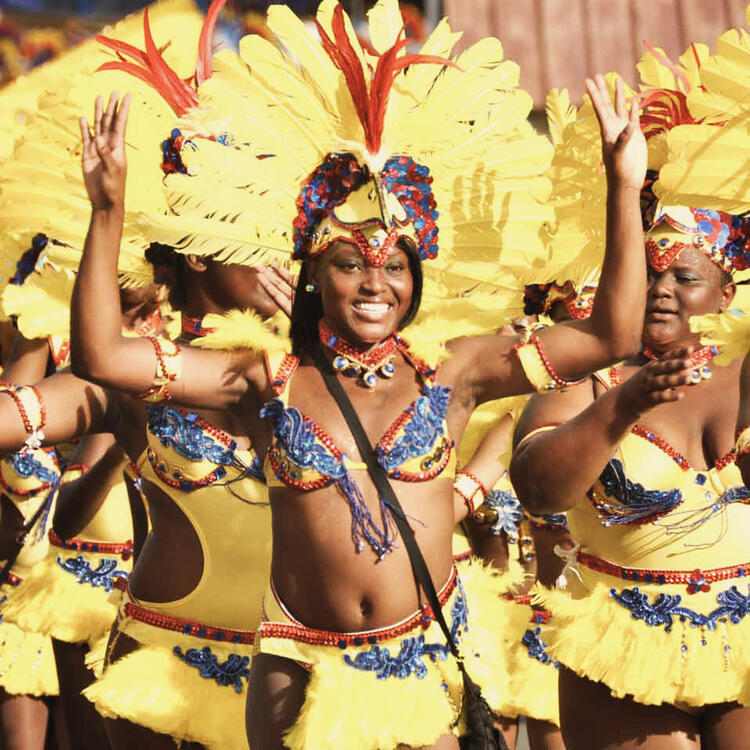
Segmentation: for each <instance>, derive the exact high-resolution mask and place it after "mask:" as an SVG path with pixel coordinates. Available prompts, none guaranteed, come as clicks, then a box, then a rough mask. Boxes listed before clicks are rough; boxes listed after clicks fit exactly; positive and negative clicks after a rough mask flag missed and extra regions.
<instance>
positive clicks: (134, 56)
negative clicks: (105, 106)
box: [96, 0, 227, 115]
mask: <svg viewBox="0 0 750 750" xmlns="http://www.w3.org/2000/svg"><path fill="white" fill-rule="evenodd" d="M226 2H227V0H213V2H212V3H211V6H210V7H209V9H208V12H207V13H206V17H205V19H204V21H203V28H202V30H201V35H200V40H199V48H198V63H197V68H196V71H195V76H191V77H190V78H189V79H188V80H186V81H183V80H182V79H181V78H180V77H179V76H178V75H177V73H175V72H174V70H172V68H170V67H169V65H167V63H166V62H165V61H164V58H163V57H162V50H159V49H158V48H157V46H156V44H155V42H154V39H153V36H152V35H151V25H150V23H149V18H148V8H146V10H145V11H144V12H143V37H144V41H145V46H146V49H145V50H140V49H138V48H137V47H134V46H133V45H132V44H127V43H126V42H121V41H119V40H117V39H112V38H110V37H107V36H103V35H99V36H97V37H96V39H97V41H98V42H100V43H101V44H103V45H104V46H105V47H109V48H110V49H111V50H114V51H115V52H116V53H117V56H118V58H119V60H113V61H112V62H107V63H104V64H103V65H100V66H99V68H98V70H120V71H123V72H124V73H128V74H129V75H132V76H135V77H136V78H139V79H140V80H142V81H144V82H145V83H147V84H148V85H149V86H151V87H152V88H154V89H156V91H158V92H159V94H161V96H162V98H163V99H164V101H166V102H167V104H169V106H170V107H171V108H172V109H173V110H174V111H175V113H176V114H178V115H184V114H185V113H186V112H188V111H189V110H190V109H192V108H193V107H196V106H198V94H197V93H196V87H197V86H199V85H200V84H201V83H203V81H205V80H206V79H207V78H209V77H210V75H211V72H212V66H211V40H212V39H213V34H214V30H215V28H216V21H217V19H218V16H219V13H220V12H221V10H222V8H223V7H224V5H226ZM126 58H130V60H128V59H126ZM193 81H194V84H195V85H193V83H192V82H193Z"/></svg>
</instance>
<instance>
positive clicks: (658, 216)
mask: <svg viewBox="0 0 750 750" xmlns="http://www.w3.org/2000/svg"><path fill="white" fill-rule="evenodd" d="M650 51H651V54H652V56H653V57H654V59H655V62H656V63H658V64H659V65H661V67H662V68H663V69H664V70H667V71H668V72H669V73H671V77H672V80H673V83H672V84H671V85H670V87H648V88H646V89H645V90H644V92H643V96H642V102H641V104H642V107H643V112H644V113H643V115H642V116H641V125H642V128H643V132H644V134H645V136H646V139H647V142H648V144H649V167H651V169H650V170H649V174H648V177H647V180H646V185H645V186H644V191H643V193H642V201H641V206H642V208H643V209H645V210H644V229H645V232H646V255H647V257H648V261H649V264H650V265H651V267H652V268H654V269H655V270H657V271H664V270H665V269H666V268H668V267H669V266H670V265H671V264H672V263H673V262H674V260H675V258H676V257H677V256H678V255H679V254H680V252H682V250H684V249H685V248H688V247H693V248H696V249H698V250H701V251H702V252H703V253H704V254H705V255H706V257H707V258H708V259H709V260H711V261H712V262H713V263H715V264H716V265H717V266H719V268H721V270H722V271H725V272H727V273H730V274H732V273H734V272H736V271H744V270H746V269H747V268H749V267H750V219H748V218H746V217H745V216H742V215H740V214H735V213H728V212H727V211H724V210H717V209H715V208H713V207H704V208H695V207H694V206H695V205H696V204H697V205H699V206H700V205H702V201H700V196H699V193H697V192H695V191H693V190H691V189H686V188H688V186H687V185H684V186H683V189H682V190H681V191H679V192H678V191H673V192H671V194H668V195H664V191H663V189H662V188H663V186H664V185H663V183H664V179H665V177H666V178H667V180H668V181H671V180H670V178H671V176H672V175H671V173H673V164H672V162H673V161H674V160H675V157H676V156H677V158H678V159H683V158H684V157H683V155H682V154H680V155H677V154H676V153H675V145H676V144H677V143H684V140H683V139H684V137H685V135H686V134H687V133H690V132H692V131H695V130H696V129H699V130H700V132H701V134H702V135H703V136H704V139H705V141H706V142H708V141H711V140H713V139H714V138H715V137H716V136H717V135H718V134H719V132H720V130H721V128H722V126H723V125H724V123H723V122H722V121H721V120H720V119H719V118H717V117H716V116H714V117H711V118H709V119H708V120H706V112H705V111H704V110H703V109H702V108H701V107H696V106H695V102H696V101H697V100H700V97H702V96H704V95H705V92H706V85H705V83H704V81H703V78H704V77H705V76H704V66H705V65H708V67H711V59H710V58H709V56H708V48H707V47H706V46H705V45H700V46H699V45H691V46H690V48H689V50H688V52H686V53H685V55H683V57H682V58H681V60H680V62H681V63H682V64H681V65H675V64H674V63H672V61H670V60H669V59H668V58H667V57H666V56H665V55H663V54H662V53H661V52H660V51H658V50H650ZM696 97H697V99H696ZM702 158H703V157H702V155H701V154H700V153H699V152H694V153H693V156H692V158H691V159H690V161H691V165H690V168H691V169H692V168H695V167H699V163H700V161H701V160H702ZM660 199H661V201H660ZM667 201H668V203H667ZM699 201H700V202H699ZM705 205H709V204H705Z"/></svg>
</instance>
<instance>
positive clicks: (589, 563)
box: [576, 550, 750, 594]
mask: <svg viewBox="0 0 750 750" xmlns="http://www.w3.org/2000/svg"><path fill="white" fill-rule="evenodd" d="M576 559H577V560H578V562H580V563H581V564H582V565H585V566H586V567H587V568H590V569H591V570H595V571H596V572H597V573H604V574H605V575H609V576H614V577H615V578H621V579H622V580H624V581H636V582H640V583H653V584H659V585H664V584H680V585H682V584H684V585H686V586H687V592H688V594H696V593H698V592H700V591H709V590H710V589H711V586H710V585H709V584H711V583H714V582H715V581H727V580H730V579H733V578H746V577H748V576H750V563H741V564H740V565H727V566H726V567H724V568H711V569H709V570H703V569H701V568H695V569H693V570H651V569H648V568H625V567H623V566H621V565H617V564H615V563H613V562H609V560H603V559H602V558H601V557H595V556H594V555H590V554H588V553H587V552H581V551H580V550H579V551H578V552H577V554H576Z"/></svg>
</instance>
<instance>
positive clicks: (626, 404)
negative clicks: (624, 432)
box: [620, 348, 700, 417]
mask: <svg viewBox="0 0 750 750" xmlns="http://www.w3.org/2000/svg"><path fill="white" fill-rule="evenodd" d="M691 353H692V349H690V348H688V349H676V350H675V351H671V352H667V353H666V354H662V355H661V357H659V359H655V360H653V361H651V362H649V363H648V364H646V365H644V366H643V367H641V368H640V370H638V372H637V373H635V375H633V376H632V377H631V378H629V379H628V380H626V381H625V383H623V385H622V386H621V387H620V393H621V395H622V405H623V408H624V409H626V410H627V412H628V413H632V414H633V415H634V416H635V417H640V416H641V415H642V414H644V413H645V412H647V411H649V410H650V409H653V408H654V407H655V406H658V405H659V404H666V403H668V402H670V401H679V400H680V399H681V398H682V397H683V396H684V395H685V394H684V392H683V391H682V390H681V388H682V387H683V386H687V385H695V384H696V382H700V381H699V380H698V381H696V380H695V379H694V377H693V372H694V370H695V367H696V366H695V364H693V363H691V360H690V354H691Z"/></svg>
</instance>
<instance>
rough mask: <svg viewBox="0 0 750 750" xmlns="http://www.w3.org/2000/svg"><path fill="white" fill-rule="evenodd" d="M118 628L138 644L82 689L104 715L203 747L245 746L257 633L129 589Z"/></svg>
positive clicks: (234, 749)
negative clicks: (140, 599) (196, 619)
mask: <svg viewBox="0 0 750 750" xmlns="http://www.w3.org/2000/svg"><path fill="white" fill-rule="evenodd" d="M116 627H117V633H123V634H125V635H127V636H129V637H130V638H132V639H133V640H135V641H137V642H138V644H139V647H138V648H137V649H136V650H135V651H133V652H132V653H130V654H127V655H125V656H123V657H121V658H119V659H118V660H117V661H115V662H113V663H111V664H108V665H107V666H106V667H105V669H104V673H103V675H102V676H101V678H99V679H98V680H97V681H96V682H94V684H93V685H90V686H89V687H88V688H86V690H85V691H84V695H85V696H86V697H87V698H88V699H89V700H90V701H92V702H93V703H94V705H95V706H96V710H97V711H98V712H99V713H100V714H102V716H104V717H106V718H111V719H118V718H119V719H127V720H128V721H130V722H132V723H134V724H139V725H141V726H144V727H147V728H148V729H151V730H153V731H154V732H158V733H160V734H168V735H171V736H172V737H173V738H174V739H175V740H176V741H178V742H179V741H185V742H198V743H200V744H202V745H204V746H205V747H206V748H207V749H208V750H248V744H247V737H246V734H245V699H246V695H247V681H248V677H249V674H250V659H251V657H252V652H253V642H254V638H255V634H254V633H252V632H250V631H240V630H225V629H220V628H215V627H212V626H210V625H206V624H201V623H193V622H190V621H188V620H181V619H180V618H176V617H171V616H168V615H164V614H162V613H160V612H157V611H155V610H151V609H147V608H146V607H143V606H141V605H139V604H138V603H137V602H135V601H134V600H133V599H132V598H131V597H130V595H129V594H128V593H127V592H125V593H124V595H123V598H122V602H121V604H120V610H119V613H118V621H117V625H116ZM116 637H117V636H116V635H115V636H114V638H116Z"/></svg>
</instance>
